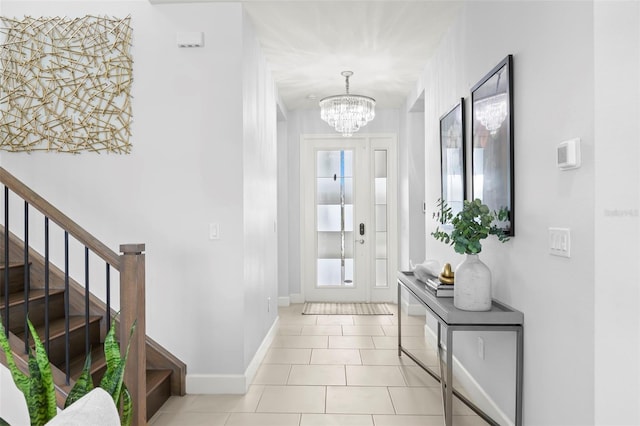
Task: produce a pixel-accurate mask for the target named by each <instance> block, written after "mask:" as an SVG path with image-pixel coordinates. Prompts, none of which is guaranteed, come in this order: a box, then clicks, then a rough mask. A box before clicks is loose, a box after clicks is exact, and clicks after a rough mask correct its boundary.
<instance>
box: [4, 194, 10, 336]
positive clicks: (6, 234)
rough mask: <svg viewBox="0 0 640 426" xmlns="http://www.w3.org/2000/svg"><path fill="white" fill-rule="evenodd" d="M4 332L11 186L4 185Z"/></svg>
mask: <svg viewBox="0 0 640 426" xmlns="http://www.w3.org/2000/svg"><path fill="white" fill-rule="evenodd" d="M4 333H5V335H6V336H7V338H8V337H9V188H8V187H7V186H6V185H5V187H4Z"/></svg>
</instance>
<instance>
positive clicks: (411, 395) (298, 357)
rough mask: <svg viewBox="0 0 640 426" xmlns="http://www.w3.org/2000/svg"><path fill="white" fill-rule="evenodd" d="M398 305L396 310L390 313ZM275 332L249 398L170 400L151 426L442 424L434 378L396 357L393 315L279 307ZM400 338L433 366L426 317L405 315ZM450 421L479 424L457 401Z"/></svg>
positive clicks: (469, 425)
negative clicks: (308, 311)
mask: <svg viewBox="0 0 640 426" xmlns="http://www.w3.org/2000/svg"><path fill="white" fill-rule="evenodd" d="M395 309H396V308H395V306H394V307H393V311H394V312H395ZM279 316H280V321H279V325H278V335H277V336H276V337H275V339H274V341H273V343H272V344H271V347H270V349H269V351H268V353H267V354H266V356H265V358H264V360H263V362H262V365H261V366H260V368H259V369H258V372H257V373H256V376H255V378H254V380H253V383H252V384H251V386H250V388H249V391H248V392H247V394H246V395H187V396H184V397H172V398H171V399H170V400H169V401H167V403H166V404H165V405H163V406H162V408H161V409H160V411H159V412H158V413H156V415H155V416H154V417H153V418H152V419H151V421H150V423H149V424H150V425H152V426H167V425H176V426H177V425H179V426H200V425H206V426H218V425H220V426H222V425H224V426H289V425H291V426H320V425H336V426H414V425H415V426H417V425H420V426H431V425H443V424H444V421H443V417H442V402H441V391H440V385H439V383H438V382H437V381H436V380H434V379H433V378H432V377H431V376H429V375H428V374H427V373H426V372H424V371H423V370H422V369H421V368H420V367H418V366H416V364H415V363H414V362H413V361H411V360H410V359H409V358H408V357H406V356H404V355H403V356H402V357H398V354H397V335H398V329H397V320H398V319H397V316H396V315H375V316H361V315H302V305H291V306H289V307H286V308H280V310H279ZM402 324H403V331H402V336H403V338H402V341H403V346H406V347H407V348H408V349H410V350H411V351H412V353H414V354H415V355H417V356H418V357H419V358H420V359H421V361H423V362H424V363H425V364H427V365H429V366H432V367H433V368H434V370H436V371H437V355H436V352H435V350H434V348H432V347H430V346H429V345H428V343H427V342H426V339H425V338H424V318H423V317H413V316H411V317H403V318H402ZM453 408H454V421H453V423H454V425H456V426H484V425H486V422H484V421H483V420H482V419H481V418H479V417H478V416H476V415H475V413H473V411H471V410H470V409H469V408H467V407H466V406H465V405H464V404H462V403H459V402H458V401H455V402H454V407H453Z"/></svg>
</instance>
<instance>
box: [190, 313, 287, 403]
mask: <svg viewBox="0 0 640 426" xmlns="http://www.w3.org/2000/svg"><path fill="white" fill-rule="evenodd" d="M279 321H280V318H276V320H275V321H274V322H273V325H272V326H271V328H270V329H269V331H268V332H267V335H266V336H265V337H264V339H263V340H262V343H261V344H260V347H259V348H258V350H257V351H256V353H255V355H254V356H253V359H252V360H251V362H250V363H249V365H248V366H247V368H246V370H245V371H244V374H187V377H186V387H187V389H186V391H187V394H191V395H196V394H203V395H218V394H238V395H244V394H246V393H247V390H248V389H249V385H250V384H251V382H253V378H254V377H255V375H256V372H257V371H258V368H259V367H260V364H261V363H262V361H263V360H264V357H265V355H266V354H267V351H268V350H269V347H270V346H271V343H272V342H273V339H274V337H275V336H276V331H277V329H278V322H279Z"/></svg>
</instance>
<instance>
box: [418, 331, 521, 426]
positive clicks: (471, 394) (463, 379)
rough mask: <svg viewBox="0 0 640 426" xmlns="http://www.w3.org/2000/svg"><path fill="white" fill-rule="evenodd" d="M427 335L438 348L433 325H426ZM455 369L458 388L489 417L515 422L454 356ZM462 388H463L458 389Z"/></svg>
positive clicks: (508, 422) (507, 423) (510, 423)
mask: <svg viewBox="0 0 640 426" xmlns="http://www.w3.org/2000/svg"><path fill="white" fill-rule="evenodd" d="M424 329H425V336H426V338H427V342H428V343H429V344H430V345H431V346H432V347H434V348H437V347H438V346H437V340H438V336H437V333H436V332H435V331H433V329H431V327H429V326H428V325H425V326H424ZM453 371H454V372H455V373H456V374H454V383H456V387H455V389H456V390H464V391H463V392H461V393H463V394H464V395H465V396H467V397H468V398H469V399H470V400H471V401H473V403H474V404H475V405H476V406H478V408H480V409H481V410H482V411H484V412H485V413H487V414H488V415H489V417H491V418H492V419H493V420H494V421H496V422H497V423H498V424H500V425H508V426H513V425H514V422H513V420H511V419H510V418H509V416H507V415H506V414H505V412H504V411H502V410H501V409H500V407H498V405H496V403H495V402H494V401H493V399H491V397H490V396H489V394H487V392H485V390H484V389H483V388H482V386H480V384H479V383H478V382H477V381H476V379H474V378H473V376H472V375H471V373H469V371H467V369H466V368H464V366H463V365H462V364H461V363H460V361H458V359H457V358H456V357H455V355H454V356H453ZM458 388H462V389H458Z"/></svg>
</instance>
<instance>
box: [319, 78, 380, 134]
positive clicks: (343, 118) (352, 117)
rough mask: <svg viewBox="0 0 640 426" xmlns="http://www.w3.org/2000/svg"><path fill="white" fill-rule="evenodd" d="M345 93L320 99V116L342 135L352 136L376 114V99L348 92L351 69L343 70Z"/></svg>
mask: <svg viewBox="0 0 640 426" xmlns="http://www.w3.org/2000/svg"><path fill="white" fill-rule="evenodd" d="M342 75H343V76H344V77H345V84H346V89H347V90H346V94H344V95H335V96H328V97H326V98H324V99H322V100H321V101H320V118H322V119H323V120H324V121H326V122H327V123H329V125H330V126H331V127H333V128H334V129H336V131H337V132H340V133H342V136H352V135H353V133H355V132H357V131H358V130H359V129H360V128H361V127H363V126H365V125H366V124H367V123H368V122H369V121H371V120H373V118H374V117H375V116H376V111H375V108H376V101H375V99H373V98H370V97H368V96H361V95H352V94H350V93H349V77H351V76H352V75H353V72H351V71H343V72H342Z"/></svg>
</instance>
